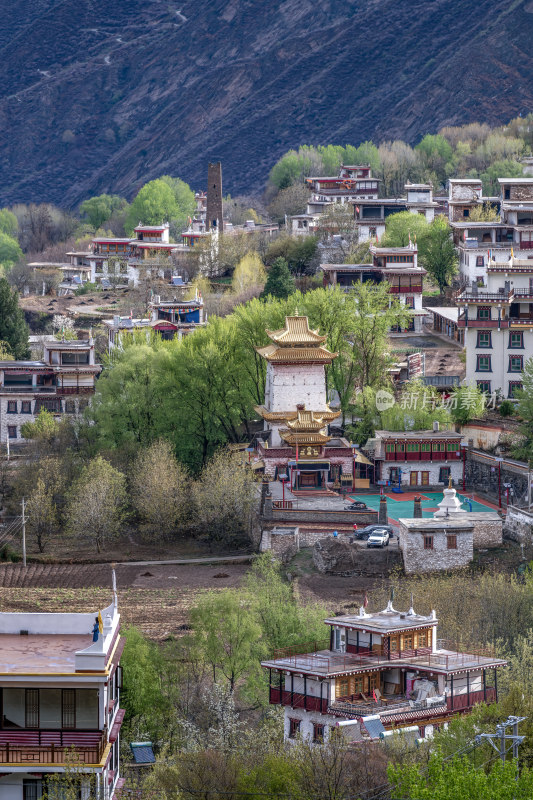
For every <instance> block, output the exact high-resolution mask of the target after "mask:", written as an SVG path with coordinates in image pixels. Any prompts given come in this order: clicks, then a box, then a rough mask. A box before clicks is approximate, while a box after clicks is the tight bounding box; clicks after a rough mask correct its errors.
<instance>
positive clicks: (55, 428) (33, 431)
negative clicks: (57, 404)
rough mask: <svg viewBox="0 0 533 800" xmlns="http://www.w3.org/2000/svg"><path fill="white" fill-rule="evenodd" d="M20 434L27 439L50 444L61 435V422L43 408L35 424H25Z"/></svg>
mask: <svg viewBox="0 0 533 800" xmlns="http://www.w3.org/2000/svg"><path fill="white" fill-rule="evenodd" d="M20 432H21V434H22V435H23V437H24V438H25V439H37V440H40V441H42V442H45V443H47V444H50V443H51V442H52V440H53V439H55V438H56V436H57V435H58V434H59V422H58V421H57V420H56V418H55V417H54V415H53V414H51V413H50V411H47V410H46V409H45V408H41V410H40V411H39V414H38V416H37V418H36V420H35V422H25V423H24V424H23V425H22V426H21V428H20Z"/></svg>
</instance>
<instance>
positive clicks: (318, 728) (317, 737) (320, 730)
mask: <svg viewBox="0 0 533 800" xmlns="http://www.w3.org/2000/svg"><path fill="white" fill-rule="evenodd" d="M324 728H325V725H321V724H320V723H319V722H313V742H317V743H319V742H323V741H324Z"/></svg>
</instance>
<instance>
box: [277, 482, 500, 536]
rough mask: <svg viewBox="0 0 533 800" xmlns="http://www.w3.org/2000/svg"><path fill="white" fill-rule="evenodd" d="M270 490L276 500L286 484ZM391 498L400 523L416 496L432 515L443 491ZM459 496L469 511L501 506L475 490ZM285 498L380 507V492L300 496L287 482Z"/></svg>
mask: <svg viewBox="0 0 533 800" xmlns="http://www.w3.org/2000/svg"><path fill="white" fill-rule="evenodd" d="M270 491H271V492H272V498H273V499H274V500H281V499H282V496H283V489H282V485H281V483H280V482H279V481H272V482H271V483H270ZM385 497H386V498H387V513H388V518H389V523H391V524H392V525H396V524H397V522H398V520H399V519H400V518H402V517H404V518H410V517H413V515H414V511H413V505H414V503H413V500H414V498H415V497H421V498H422V516H423V517H426V518H432V517H433V513H434V512H435V511H436V510H437V507H438V504H439V503H440V502H441V500H442V499H443V497H444V495H443V493H442V492H410V491H404V492H403V493H401V494H395V493H394V492H392V491H390V489H388V490H387V491H386V492H385ZM457 497H458V498H459V500H460V501H461V502H462V504H463V509H464V511H465V512H469V511H474V512H476V511H497V510H498V506H497V505H494V503H489V502H488V501H487V500H484V499H482V498H481V497H479V496H478V495H476V494H474V495H472V493H462V492H460V491H459V490H458V491H457ZM285 500H292V501H293V506H294V508H300V509H304V508H309V509H312V508H321V509H324V510H327V511H341V510H342V509H343V508H344V507H345V506H347V505H349V503H350V502H352V501H353V500H361V501H362V502H363V503H365V504H366V505H367V506H368V508H371V509H374V510H375V511H378V510H379V494H368V493H366V494H365V493H363V492H355V493H353V492H348V493H347V494H346V497H343V496H341V495H338V496H335V495H333V494H331V495H324V496H322V497H317V496H313V497H309V498H305V497H302V495H301V493H300V494H299V495H298V497H296V495H294V494H293V493H292V492H291V491H289V489H288V487H287V485H285Z"/></svg>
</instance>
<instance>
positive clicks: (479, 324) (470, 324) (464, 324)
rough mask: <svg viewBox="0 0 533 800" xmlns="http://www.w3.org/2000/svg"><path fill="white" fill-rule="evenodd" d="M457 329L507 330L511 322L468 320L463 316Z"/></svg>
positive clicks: (506, 320) (460, 317)
mask: <svg viewBox="0 0 533 800" xmlns="http://www.w3.org/2000/svg"><path fill="white" fill-rule="evenodd" d="M457 327H458V328H500V329H501V330H504V329H505V328H508V327H509V320H508V319H501V320H497V319H471V318H470V317H468V320H467V319H466V317H465V315H464V314H462V315H460V316H459V318H458V320H457Z"/></svg>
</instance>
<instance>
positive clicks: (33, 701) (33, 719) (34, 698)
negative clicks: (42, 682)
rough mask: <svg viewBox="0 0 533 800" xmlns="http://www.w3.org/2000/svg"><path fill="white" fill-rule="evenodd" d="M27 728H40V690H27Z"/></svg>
mask: <svg viewBox="0 0 533 800" xmlns="http://www.w3.org/2000/svg"><path fill="white" fill-rule="evenodd" d="M25 726H26V728H38V727H39V689H26V709H25Z"/></svg>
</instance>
